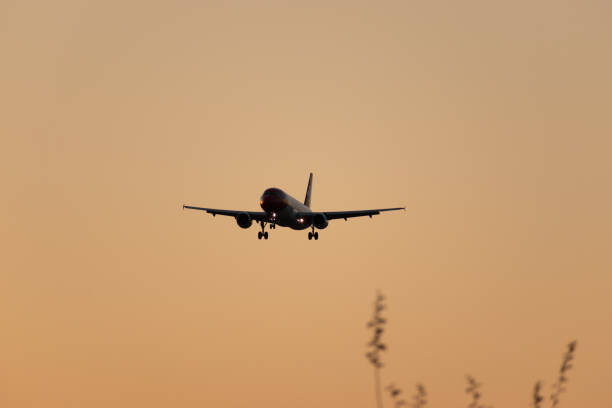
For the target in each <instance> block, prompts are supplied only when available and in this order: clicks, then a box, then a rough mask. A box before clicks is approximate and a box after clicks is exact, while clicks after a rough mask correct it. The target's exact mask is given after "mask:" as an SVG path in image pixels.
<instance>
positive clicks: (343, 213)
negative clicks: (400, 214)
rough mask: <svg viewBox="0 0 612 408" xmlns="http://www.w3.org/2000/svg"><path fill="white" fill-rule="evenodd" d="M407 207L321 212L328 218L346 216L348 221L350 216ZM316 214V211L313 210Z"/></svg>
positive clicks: (373, 213)
mask: <svg viewBox="0 0 612 408" xmlns="http://www.w3.org/2000/svg"><path fill="white" fill-rule="evenodd" d="M405 209H406V207H396V208H378V209H375V210H358V211H322V212H320V213H319V214H324V215H325V217H326V218H327V219H328V220H336V219H338V218H344V220H345V221H346V220H347V219H349V218H354V217H365V216H369V217H370V218H371V217H372V216H373V215H378V214H380V213H381V212H384V211H397V210H405ZM313 214H316V212H313Z"/></svg>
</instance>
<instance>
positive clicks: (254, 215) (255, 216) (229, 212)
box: [183, 204, 268, 221]
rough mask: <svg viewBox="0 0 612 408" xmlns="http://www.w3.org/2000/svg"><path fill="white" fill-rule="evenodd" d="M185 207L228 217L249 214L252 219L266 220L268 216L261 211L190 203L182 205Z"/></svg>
mask: <svg viewBox="0 0 612 408" xmlns="http://www.w3.org/2000/svg"><path fill="white" fill-rule="evenodd" d="M185 208H187V209H188V210H199V211H206V212H207V213H209V214H212V215H213V217H214V216H215V215H217V214H219V215H227V216H228V217H237V216H238V215H240V214H249V216H250V217H251V218H252V219H253V220H254V221H267V220H268V217H267V216H266V213H265V212H263V211H234V210H218V209H215V208H203V207H193V206H191V205H184V204H183V209H185Z"/></svg>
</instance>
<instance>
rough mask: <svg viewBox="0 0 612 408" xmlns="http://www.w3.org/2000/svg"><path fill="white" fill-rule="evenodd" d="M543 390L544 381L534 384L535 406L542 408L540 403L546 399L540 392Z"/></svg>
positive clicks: (535, 407) (534, 407)
mask: <svg viewBox="0 0 612 408" xmlns="http://www.w3.org/2000/svg"><path fill="white" fill-rule="evenodd" d="M541 390H542V382H541V381H538V382H537V383H535V385H534V386H533V408H541V405H540V403H541V402H542V401H544V397H543V396H542V394H540V391H541Z"/></svg>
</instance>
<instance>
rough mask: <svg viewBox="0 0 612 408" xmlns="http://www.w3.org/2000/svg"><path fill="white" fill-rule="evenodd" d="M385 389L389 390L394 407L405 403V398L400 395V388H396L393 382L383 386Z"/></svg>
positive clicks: (398, 407)
mask: <svg viewBox="0 0 612 408" xmlns="http://www.w3.org/2000/svg"><path fill="white" fill-rule="evenodd" d="M385 389H386V390H387V391H389V395H391V399H392V400H393V405H395V408H400V407H402V406H404V405H406V400H404V399H402V398H401V397H400V394H401V393H402V390H401V389H400V388H397V387H396V386H395V385H394V384H389V385H388V386H386V387H385Z"/></svg>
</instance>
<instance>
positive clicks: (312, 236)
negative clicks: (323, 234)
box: [308, 225, 319, 241]
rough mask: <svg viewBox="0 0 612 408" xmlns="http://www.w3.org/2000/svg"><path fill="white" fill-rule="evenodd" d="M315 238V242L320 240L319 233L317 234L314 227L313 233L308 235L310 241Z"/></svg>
mask: <svg viewBox="0 0 612 408" xmlns="http://www.w3.org/2000/svg"><path fill="white" fill-rule="evenodd" d="M313 238H314V239H315V241H316V240H318V239H319V233H318V232H315V230H314V225H313V226H312V232H309V233H308V239H309V240H311V239H313Z"/></svg>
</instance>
